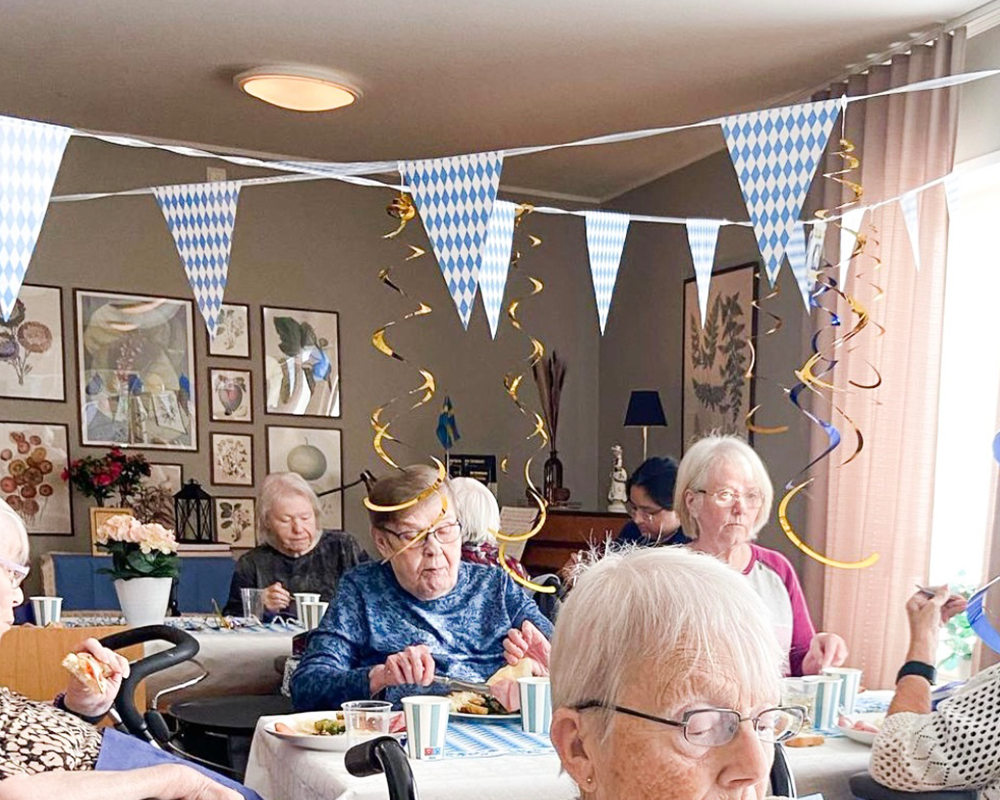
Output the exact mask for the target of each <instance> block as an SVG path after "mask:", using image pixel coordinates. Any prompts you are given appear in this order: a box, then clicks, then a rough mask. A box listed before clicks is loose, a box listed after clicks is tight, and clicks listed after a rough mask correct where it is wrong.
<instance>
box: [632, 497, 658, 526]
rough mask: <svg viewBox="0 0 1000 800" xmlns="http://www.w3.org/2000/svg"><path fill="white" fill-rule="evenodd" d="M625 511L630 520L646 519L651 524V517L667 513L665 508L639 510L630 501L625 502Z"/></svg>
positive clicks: (639, 508) (638, 507)
mask: <svg viewBox="0 0 1000 800" xmlns="http://www.w3.org/2000/svg"><path fill="white" fill-rule="evenodd" d="M625 510H626V511H627V512H628V515H629V516H630V517H632V519H647V520H649V521H650V522H652V520H653V517H655V516H656V515H657V514H659V513H660V512H661V511H667V510H668V509H665V508H653V509H651V508H641V507H640V506H637V505H636V504H635V503H633V502H632V501H631V500H628V501H626V503H625Z"/></svg>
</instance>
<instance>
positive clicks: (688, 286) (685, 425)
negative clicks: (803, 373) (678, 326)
mask: <svg viewBox="0 0 1000 800" xmlns="http://www.w3.org/2000/svg"><path fill="white" fill-rule="evenodd" d="M759 268H760V267H759V264H757V262H750V263H747V264H740V265H738V266H735V267H730V268H728V269H721V270H716V271H715V272H713V273H712V283H711V289H710V291H709V296H708V311H707V313H706V319H705V324H704V326H702V323H701V312H700V310H699V306H698V286H697V281H696V279H695V278H688V279H687V280H685V281H684V359H683V386H684V391H683V392H682V395H681V416H682V430H681V435H682V446H683V448H684V449H685V450H686V449H687V447H688V445H689V444H691V442H693V441H695V440H696V439H699V438H701V437H702V436H704V435H705V434H707V433H709V432H712V431H718V432H720V433H727V434H735V435H737V436H741V437H745V438H746V439H747V441H748V442H749V443H750V444H753V434H752V432H751V431H749V430H748V429H747V427H746V418H747V415H748V414H749V413H750V409H751V408H753V404H754V395H755V390H756V386H755V381H754V380H753V379H751V380H749V381H748V380H747V379H746V377H745V376H746V371H747V368H748V367H749V366H750V359H751V350H750V345H749V344H748V342H747V340H748V339H750V338H754V337H756V335H757V308H756V306H755V305H754V300H755V299H756V297H757V282H758V273H759Z"/></svg>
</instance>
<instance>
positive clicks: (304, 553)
mask: <svg viewBox="0 0 1000 800" xmlns="http://www.w3.org/2000/svg"><path fill="white" fill-rule="evenodd" d="M320 511H321V509H320V505H319V498H317V497H316V493H315V492H314V491H313V490H312V487H311V486H310V485H309V484H308V483H307V482H306V480H305V479H304V478H303V477H302V476H301V475H299V474H298V473H295V472H272V473H271V474H270V475H268V476H267V477H266V478H264V482H263V484H262V485H261V489H260V496H259V497H258V498H257V534H258V538H259V539H262V540H263V541H262V543H261V544H259V545H258V546H257V547H255V548H254V549H253V550H250V551H249V552H247V553H244V554H243V555H242V556H240V560H239V561H237V562H236V571H235V572H234V573H233V580H232V582H231V583H230V586H229V599H228V600H227V601H226V607H225V609H224V612H225V613H226V614H242V613H243V601H242V598H241V596H240V590H241V589H263V590H264V608H265V610H266V611H267V614H268V615H269V616H270V615H273V614H278V613H281V612H284V611H286V610H288V609H289V608H290V607H291V606H292V598H293V596H294V595H295V594H296V593H298V592H310V593H314V594H318V595H319V596H320V599H321V600H323V602H329V601H330V600H331V599H332V597H333V595H334V594H335V593H336V591H337V584H338V582H339V581H340V578H341V576H342V575H343V574H344V573H345V572H347V571H348V570H350V569H353V568H354V567H355V566H357V565H358V564H360V563H361V562H363V561H366V560H367V559H368V556H367V555H366V554H365V552H364V551H363V550H362V549H361V546H360V545H359V544H358V543H357V542H356V541H355V540H354V537H353V536H351V535H350V534H349V533H345V532H344V531H333V530H320V528H319V522H318V520H319V516H320Z"/></svg>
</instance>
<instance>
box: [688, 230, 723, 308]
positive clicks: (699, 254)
mask: <svg viewBox="0 0 1000 800" xmlns="http://www.w3.org/2000/svg"><path fill="white" fill-rule="evenodd" d="M721 224H722V222H721V220H717V219H689V220H688V221H687V233H688V245H689V246H690V247H691V260H692V261H693V262H694V277H695V282H696V283H697V285H698V310H699V311H700V312H701V325H702V327H704V326H705V316H706V315H707V314H708V293H709V290H710V288H711V283H712V265H713V264H714V263H715V245H716V243H717V242H718V241H719V226H720V225H721Z"/></svg>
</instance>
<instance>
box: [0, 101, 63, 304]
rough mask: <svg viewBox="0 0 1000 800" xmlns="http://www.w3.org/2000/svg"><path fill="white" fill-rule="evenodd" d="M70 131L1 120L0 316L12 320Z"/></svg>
mask: <svg viewBox="0 0 1000 800" xmlns="http://www.w3.org/2000/svg"><path fill="white" fill-rule="evenodd" d="M72 133H73V130H72V129H71V128H63V127H60V126H58V125H48V124H46V123H44V122H32V121H30V120H26V119H15V118H13V117H0V313H2V314H3V318H4V320H5V321H6V320H7V319H9V318H10V313H11V311H13V310H14V304H15V303H16V302H17V295H18V292H20V291H21V284H22V283H23V282H24V273H25V272H27V271H28V264H30V263H31V254H32V253H34V252H35V244H36V243H37V242H38V233H39V231H41V229H42V220H43V219H45V211H46V209H47V208H48V207H49V197H50V196H51V195H52V185H53V184H54V183H55V180H56V174H57V173H58V172H59V165H60V164H61V163H62V157H63V152H64V151H65V150H66V142H67V141H69V137H70V134H72Z"/></svg>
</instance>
